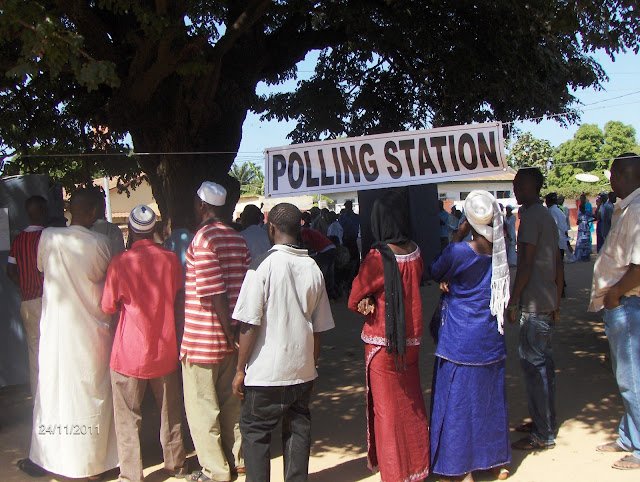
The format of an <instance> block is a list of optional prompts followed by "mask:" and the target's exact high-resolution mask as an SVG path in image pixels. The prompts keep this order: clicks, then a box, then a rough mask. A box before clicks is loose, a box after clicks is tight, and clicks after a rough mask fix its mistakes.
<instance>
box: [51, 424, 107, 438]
mask: <svg viewBox="0 0 640 482" xmlns="http://www.w3.org/2000/svg"><path fill="white" fill-rule="evenodd" d="M99 434H100V425H99V424H98V425H75V424H71V425H61V424H56V425H44V424H41V425H38V435H76V436H82V435H99Z"/></svg>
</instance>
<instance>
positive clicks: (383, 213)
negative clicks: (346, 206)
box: [371, 189, 411, 244]
mask: <svg viewBox="0 0 640 482" xmlns="http://www.w3.org/2000/svg"><path fill="white" fill-rule="evenodd" d="M406 194H407V192H406V189H394V190H390V191H387V192H386V193H384V194H383V195H382V196H380V197H379V198H377V199H376V200H375V201H374V203H373V207H372V209H371V234H372V235H373V239H375V240H376V241H377V242H379V243H384V244H389V243H391V244H403V243H406V242H407V241H409V237H410V235H411V229H410V223H409V209H408V205H407V204H408V198H407V195H406Z"/></svg>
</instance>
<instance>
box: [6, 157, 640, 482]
mask: <svg viewBox="0 0 640 482" xmlns="http://www.w3.org/2000/svg"><path fill="white" fill-rule="evenodd" d="M543 183H544V177H543V175H542V173H541V172H540V171H539V170H538V169H535V168H529V169H521V170H519V171H518V173H517V175H516V177H515V179H514V193H515V196H516V199H517V201H518V204H519V206H520V208H519V211H518V216H519V228H518V230H517V233H516V228H515V225H516V223H515V215H514V214H513V212H512V210H510V209H506V214H505V213H504V212H503V208H502V206H501V205H500V204H499V203H498V201H497V200H496V199H495V198H494V196H493V195H492V194H491V193H489V192H487V191H482V190H477V191H473V192H471V193H470V194H469V195H468V196H467V198H466V199H465V201H464V214H457V213H456V214H455V215H454V217H455V218H456V220H455V222H454V221H452V219H451V216H449V215H448V213H446V212H445V211H444V208H443V206H442V205H441V206H440V208H441V210H440V214H439V219H440V226H441V231H440V238H441V239H440V243H441V245H440V248H441V254H440V255H439V256H437V257H436V258H435V259H434V260H432V261H431V262H429V263H427V264H426V265H425V261H424V259H423V256H422V254H421V251H420V248H419V246H418V245H417V244H416V243H415V242H414V241H413V240H412V239H411V227H410V222H409V219H408V212H409V206H407V204H406V203H407V197H406V196H405V195H404V193H403V191H401V190H400V191H392V192H389V193H387V194H385V195H383V196H381V197H379V198H378V199H376V201H375V202H374V204H373V207H372V210H371V234H372V236H373V239H374V243H373V245H372V247H371V250H370V251H369V252H368V253H367V254H366V255H365V256H363V257H362V260H361V256H360V252H359V246H358V244H359V242H358V240H359V234H360V226H359V224H360V223H359V218H358V215H357V214H356V213H354V212H353V209H352V208H353V207H352V205H347V206H346V207H345V211H344V212H343V213H342V214H341V215H340V216H337V215H335V214H334V213H331V212H329V211H323V210H316V209H314V210H312V211H310V212H309V213H302V212H300V210H299V209H298V208H297V207H295V206H293V205H292V204H287V203H281V204H278V205H276V206H274V207H273V208H272V209H271V211H270V212H269V213H268V217H267V219H266V222H265V219H264V215H263V214H262V211H261V210H260V208H258V207H256V206H251V207H249V206H248V207H247V208H245V210H244V211H243V213H242V215H241V216H240V219H239V223H233V221H232V216H231V213H233V206H235V203H236V201H237V199H235V198H234V196H232V195H229V193H228V191H227V189H225V187H223V186H222V185H220V184H217V183H214V182H209V181H206V182H204V183H202V185H201V186H200V188H199V189H198V191H197V193H195V196H194V197H195V203H194V212H195V216H196V220H197V223H198V228H197V230H195V232H191V231H190V230H189V229H187V228H186V227H185V226H180V225H177V224H174V229H173V230H172V232H171V235H170V236H168V237H167V238H166V239H157V237H158V236H157V232H158V229H157V227H158V219H157V217H156V214H155V213H154V212H153V211H152V210H151V209H150V208H149V207H148V206H145V205H140V206H136V207H135V208H134V209H133V210H132V211H131V213H130V216H129V224H128V232H129V235H128V239H127V246H128V249H126V250H125V243H124V239H123V237H122V233H121V232H120V231H119V230H118V231H115V230H114V229H112V227H111V226H110V224H109V223H108V222H107V221H106V220H104V219H103V218H104V216H103V212H102V210H103V205H104V200H103V198H102V197H100V196H98V195H97V194H96V191H95V190H90V189H80V190H78V191H76V192H75V193H74V194H73V195H72V197H71V201H70V212H71V216H72V218H71V225H70V226H69V227H53V228H47V229H44V224H45V220H46V212H47V205H46V201H45V200H44V199H43V198H41V197H38V196H35V197H32V198H30V199H29V200H28V201H27V203H26V208H27V212H28V215H29V218H30V222H31V225H30V226H29V227H28V228H27V229H25V230H24V231H23V232H22V233H21V234H20V235H18V237H17V238H16V239H15V240H14V242H13V244H12V248H11V254H10V258H9V267H8V274H9V276H10V278H11V279H12V280H14V281H15V282H16V283H17V285H18V286H19V288H20V291H21V294H22V300H23V301H22V306H21V313H22V316H23V321H24V326H25V331H26V335H27V342H28V347H29V363H30V382H31V389H32V393H33V394H34V399H35V400H34V412H33V432H32V438H31V447H30V453H29V457H28V458H25V459H23V460H21V461H20V462H19V467H20V468H21V469H22V470H23V471H25V472H26V473H28V474H30V475H33V476H38V475H44V474H46V472H52V473H54V474H59V475H63V476H66V477H73V478H80V477H86V478H89V479H90V480H97V479H99V478H100V477H101V475H102V474H103V473H105V472H107V471H109V470H111V469H114V468H116V467H119V470H120V480H122V481H141V480H143V479H144V476H143V464H142V456H141V452H140V429H141V422H142V410H141V405H142V400H143V397H144V394H145V391H146V389H147V387H148V386H149V387H150V388H151V391H152V392H153V395H154V397H155V399H156V402H157V405H158V407H159V411H160V418H161V424H160V441H161V444H162V449H163V456H164V469H165V470H166V471H167V473H168V474H169V475H171V476H174V477H179V478H187V479H188V480H191V481H194V482H208V481H218V482H224V481H229V480H231V479H232V477H234V476H235V475H237V474H246V477H247V480H249V481H268V480H270V442H271V437H272V435H273V432H274V430H275V429H276V427H277V426H278V424H279V423H282V434H281V436H282V439H283V452H284V478H285V480H287V481H303V480H307V477H308V463H309V455H310V448H311V443H312V440H311V432H310V429H311V415H310V408H309V405H310V401H311V399H312V392H313V384H314V380H315V379H316V377H317V376H318V373H317V364H318V358H319V354H320V347H321V334H322V333H323V332H326V331H328V330H331V329H332V328H333V327H334V320H333V315H332V311H331V305H330V298H337V297H339V296H341V294H343V290H344V294H347V293H348V307H349V309H351V310H353V311H354V312H357V313H359V314H361V315H362V316H363V317H364V323H363V329H362V334H361V339H362V342H363V343H364V356H365V380H366V413H367V430H366V434H367V447H368V452H367V458H368V463H369V467H370V468H371V469H373V470H379V471H380V475H381V479H382V480H385V481H406V480H422V479H425V478H426V477H427V476H428V475H429V474H430V473H435V474H438V475H439V476H440V480H465V481H472V480H473V473H474V472H475V471H478V470H494V471H495V475H496V477H497V478H498V479H501V480H502V479H506V478H507V477H508V476H509V464H510V461H511V450H512V449H514V450H524V451H534V450H549V449H552V448H553V447H554V446H555V439H556V436H557V431H558V425H557V420H556V413H555V393H556V388H555V369H554V368H555V367H554V360H553V351H552V338H553V331H554V327H555V324H556V323H557V322H558V321H559V320H560V318H561V316H560V305H561V299H562V295H563V291H564V286H565V285H564V265H563V261H562V257H563V254H564V251H565V250H566V249H569V247H570V245H569V244H568V238H567V232H568V222H567V216H566V214H565V213H564V212H563V210H562V208H561V206H562V204H563V203H562V200H561V199H558V197H557V196H555V195H553V194H550V195H548V196H546V198H545V204H546V207H545V206H544V205H543V203H542V200H541V198H540V191H541V188H542V186H543ZM611 186H612V190H613V192H614V193H615V196H617V198H618V200H617V202H615V203H614V201H615V198H614V197H612V196H607V199H606V200H605V199H604V198H603V199H602V200H601V201H600V202H599V203H598V205H597V213H596V215H595V216H597V217H598V221H599V224H602V229H601V235H602V245H601V246H600V250H599V255H598V258H597V260H596V262H595V267H594V275H593V287H592V291H591V302H590V305H589V309H590V310H592V311H600V310H603V309H604V315H603V318H604V322H605V329H606V333H607V337H608V339H609V343H610V346H611V358H612V362H613V363H612V364H613V369H614V374H615V377H616V381H617V383H618V385H619V388H620V393H621V396H622V400H623V403H624V409H625V414H624V416H623V418H622V420H621V422H620V426H619V432H618V439H617V441H616V442H614V443H607V444H603V445H600V446H599V447H597V450H599V451H604V452H621V453H625V454H624V456H623V457H622V458H621V459H620V460H619V461H617V462H616V463H615V464H614V468H617V469H639V468H640V391H639V389H638V387H640V365H639V363H638V361H639V360H638V353H640V332H639V331H638V329H639V328H640V319H639V316H640V243H639V242H638V239H640V236H639V235H640V232H639V230H640V157H638V156H637V155H635V154H631V153H630V154H623V155H621V156H620V157H618V158H616V160H615V161H614V163H613V165H612V167H611ZM607 204H611V206H606V205H607ZM582 212H585V213H586V212H588V208H587V202H586V199H585V201H584V202H582V203H581V213H582ZM98 219H100V221H98ZM607 219H610V221H609V222H608V221H607ZM97 221H98V222H97ZM453 224H455V229H454V230H452V232H451V233H450V232H449V228H450V227H451V226H452V225H453ZM605 228H606V229H605ZM445 234H446V235H445ZM158 241H162V242H163V243H164V247H163V246H161V245H159V244H158ZM516 247H517V253H515V251H516ZM576 251H577V250H576ZM514 256H515V258H516V259H515V262H514ZM339 258H341V261H340V262H339V261H338V259H339ZM513 264H515V266H516V268H515V279H514V281H513V283H511V273H510V266H511V265H513ZM425 275H426V277H427V278H429V279H432V280H434V281H436V282H438V283H439V284H440V290H441V298H440V302H439V306H438V309H437V310H436V313H435V314H434V316H433V318H432V320H431V323H430V324H429V327H430V332H431V335H432V336H433V338H434V340H435V343H436V352H435V360H434V375H433V383H432V393H431V397H432V398H431V404H430V406H431V411H430V413H428V412H427V410H426V406H425V401H424V399H423V391H422V387H421V385H420V375H419V370H420V360H419V352H420V345H421V343H422V338H423V326H424V325H425V323H424V318H423V309H422V295H421V291H420V286H421V281H422V280H423V279H424V278H425ZM505 321H508V322H511V323H515V322H518V323H519V325H520V336H519V346H518V354H519V358H520V364H521V368H522V374H523V379H524V382H525V386H526V395H527V402H528V408H529V415H530V418H531V421H530V422H526V423H522V424H520V425H519V426H517V427H516V430H517V431H519V432H522V433H523V434H524V435H523V437H522V438H521V439H519V440H517V441H515V442H513V443H510V441H509V420H508V404H507V398H506V386H505V360H506V349H505V341H504V325H505ZM183 407H184V410H185V412H186V421H187V424H188V428H189V432H190V434H191V438H192V440H193V443H194V446H195V449H196V454H197V459H198V462H199V465H200V468H199V469H198V470H196V471H194V472H191V471H190V470H189V467H188V466H187V459H186V454H185V449H184V443H183V434H182V428H183V411H182V410H183Z"/></svg>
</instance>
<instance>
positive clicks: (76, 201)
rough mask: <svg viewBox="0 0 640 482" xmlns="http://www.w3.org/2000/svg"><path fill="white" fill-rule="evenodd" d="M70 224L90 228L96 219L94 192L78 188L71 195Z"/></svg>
mask: <svg viewBox="0 0 640 482" xmlns="http://www.w3.org/2000/svg"><path fill="white" fill-rule="evenodd" d="M70 211H71V224H72V225H79V226H84V227H85V228H90V227H91V226H93V223H95V222H96V219H97V207H96V192H95V190H93V189H78V190H77V191H76V192H74V193H73V194H72V195H71V203H70Z"/></svg>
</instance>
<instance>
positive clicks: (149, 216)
mask: <svg viewBox="0 0 640 482" xmlns="http://www.w3.org/2000/svg"><path fill="white" fill-rule="evenodd" d="M156 221H157V218H156V213H154V212H153V209H151V208H150V207H149V206H146V205H144V204H139V205H138V206H136V207H135V208H133V209H132V210H131V214H129V226H131V229H132V230H133V231H134V232H136V233H138V234H147V233H150V232H152V231H153V228H154V227H155V225H156Z"/></svg>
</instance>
